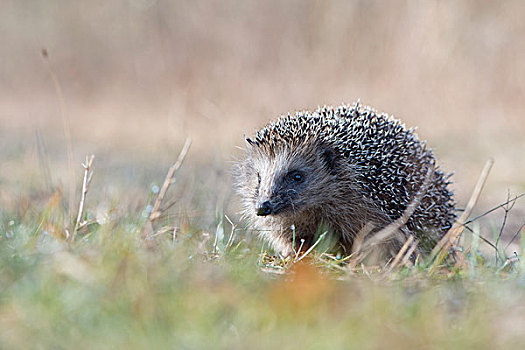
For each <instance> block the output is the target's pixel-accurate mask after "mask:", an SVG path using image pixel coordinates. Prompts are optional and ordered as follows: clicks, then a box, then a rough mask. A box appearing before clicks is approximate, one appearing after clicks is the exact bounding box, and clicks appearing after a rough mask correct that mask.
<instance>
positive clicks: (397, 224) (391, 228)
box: [363, 166, 434, 249]
mask: <svg viewBox="0 0 525 350" xmlns="http://www.w3.org/2000/svg"><path fill="white" fill-rule="evenodd" d="M433 173H434V167H432V166H430V167H429V168H428V169H427V173H426V175H425V180H424V181H423V183H422V184H421V187H420V188H419V190H418V192H417V193H416V196H415V197H414V199H413V200H412V201H411V202H410V204H409V205H408V206H407V207H406V209H405V211H404V212H403V215H401V216H400V217H399V218H398V219H397V220H396V221H394V222H392V223H391V224H390V225H388V226H386V227H385V228H383V229H382V230H381V231H379V232H377V233H376V234H374V236H373V237H372V238H371V239H369V240H368V241H366V242H365V243H364V244H363V249H370V248H371V247H372V246H374V245H377V244H380V243H382V242H384V241H386V240H387V239H389V238H390V237H391V236H392V235H393V234H395V233H396V232H398V230H399V229H400V228H401V227H402V226H404V225H405V224H406V223H407V221H408V219H410V217H411V216H412V214H414V212H415V211H416V209H417V207H418V206H419V204H420V203H421V200H422V199H423V196H424V195H425V193H426V192H427V190H428V186H429V185H430V180H431V178H432V174H433Z"/></svg>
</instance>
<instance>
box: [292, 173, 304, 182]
mask: <svg viewBox="0 0 525 350" xmlns="http://www.w3.org/2000/svg"><path fill="white" fill-rule="evenodd" d="M288 176H289V177H290V178H291V179H292V180H294V181H295V182H303V181H304V176H303V174H301V173H300V172H298V171H292V172H291V173H290V174H289V175H288Z"/></svg>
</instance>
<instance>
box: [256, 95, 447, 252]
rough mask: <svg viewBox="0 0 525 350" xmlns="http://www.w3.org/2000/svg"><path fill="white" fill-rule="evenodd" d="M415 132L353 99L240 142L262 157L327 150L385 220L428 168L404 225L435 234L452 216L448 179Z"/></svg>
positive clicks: (284, 119) (290, 117)
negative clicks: (348, 169) (428, 178)
mask: <svg viewBox="0 0 525 350" xmlns="http://www.w3.org/2000/svg"><path fill="white" fill-rule="evenodd" d="M415 130H416V129H415V128H409V129H407V128H406V127H405V125H404V124H403V123H402V122H400V121H399V120H398V119H396V118H394V117H392V116H389V115H388V114H386V113H377V112H376V111H375V110H374V109H372V108H371V107H368V106H363V105H361V104H360V102H359V100H358V101H356V102H354V103H353V104H352V105H344V104H343V105H341V106H339V107H337V108H333V107H330V106H326V105H323V106H319V107H318V108H317V110H315V111H314V112H308V111H302V112H296V113H294V114H287V115H282V116H281V117H280V118H278V119H277V120H276V121H274V122H271V123H269V124H268V125H267V126H266V127H264V128H262V129H260V130H259V131H257V132H256V133H255V135H254V137H252V138H247V139H246V141H247V142H248V143H249V144H250V145H251V146H252V147H254V148H258V149H259V150H260V151H261V152H262V153H261V154H260V156H264V154H266V156H268V157H275V156H276V155H277V154H279V153H280V152H284V151H290V150H293V149H297V148H300V149H301V148H305V147H306V148H308V147H312V148H316V147H317V148H319V147H321V146H322V147H326V146H329V147H330V148H331V149H332V150H333V151H334V152H336V153H337V154H336V156H337V157H339V158H340V159H344V160H346V162H347V163H348V164H349V165H351V166H352V169H353V171H355V179H356V181H357V182H358V185H359V186H360V188H361V189H362V190H363V194H364V195H365V196H366V197H367V198H369V199H370V200H372V201H373V202H374V203H376V204H377V205H378V207H379V209H380V210H381V211H382V212H384V213H385V214H387V215H388V217H390V219H391V220H395V219H397V218H398V217H399V216H400V215H402V213H403V210H404V209H405V208H406V207H407V205H408V204H409V202H410V200H411V198H413V196H414V195H415V193H416V192H417V190H418V188H419V187H420V186H421V185H422V183H423V181H424V178H425V174H426V169H427V167H428V166H431V167H433V168H434V174H433V181H432V182H431V184H430V186H429V188H428V190H427V193H426V194H425V195H424V196H423V199H422V201H421V205H420V207H419V208H418V210H416V211H415V212H414V214H413V215H412V217H411V218H410V220H409V222H408V223H407V227H408V229H409V230H410V231H414V232H417V231H423V230H424V229H432V230H435V231H436V232H437V234H438V235H441V234H443V233H444V232H445V231H446V230H448V228H450V226H451V225H452V222H453V220H454V218H455V213H454V201H453V199H452V193H451V192H450V191H449V190H448V188H447V186H448V185H449V184H450V181H448V180H449V178H450V175H445V174H444V173H443V172H442V170H441V169H439V167H438V166H436V161H435V158H434V154H433V152H432V150H431V149H429V148H427V146H426V142H425V141H421V140H419V138H418V136H417V134H416V133H415ZM431 209H432V210H431ZM428 235H431V234H430V233H429V234H428ZM418 238H419V239H420V242H421V244H422V245H424V246H425V245H427V246H428V245H429V244H430V243H431V242H434V241H435V240H436V237H427V235H425V234H421V235H420V236H419V237H418ZM427 243H428V244H427Z"/></svg>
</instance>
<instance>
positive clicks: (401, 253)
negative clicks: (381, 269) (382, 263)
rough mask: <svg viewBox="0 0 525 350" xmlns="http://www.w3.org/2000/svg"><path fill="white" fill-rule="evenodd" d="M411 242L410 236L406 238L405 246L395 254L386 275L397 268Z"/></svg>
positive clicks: (411, 236) (412, 240) (412, 238)
mask: <svg viewBox="0 0 525 350" xmlns="http://www.w3.org/2000/svg"><path fill="white" fill-rule="evenodd" d="M412 242H414V236H413V235H410V236H408V239H407V240H406V242H405V244H403V246H402V247H401V249H400V250H399V252H398V253H397V255H396V257H395V258H394V261H392V264H390V266H389V267H388V269H387V271H386V272H387V273H389V272H391V271H392V270H393V269H394V268H395V267H396V266H397V264H399V262H400V261H401V259H402V258H403V256H405V252H406V251H407V249H408V247H410V245H411V244H412Z"/></svg>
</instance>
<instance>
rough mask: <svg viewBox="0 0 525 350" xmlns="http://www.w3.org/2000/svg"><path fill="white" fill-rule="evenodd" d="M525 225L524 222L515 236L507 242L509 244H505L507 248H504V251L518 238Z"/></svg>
mask: <svg viewBox="0 0 525 350" xmlns="http://www.w3.org/2000/svg"><path fill="white" fill-rule="evenodd" d="M524 227H525V224H522V225H521V226H520V228H519V229H518V231H516V233H515V234H514V236H512V239H511V240H510V241H509V243H507V245H506V246H505V248H503V252H505V250H507V248H508V247H509V246H510V245H511V243H512V242H513V241H514V240H515V239H516V237H518V235H519V234H520V232H521V230H523V228H524Z"/></svg>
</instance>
